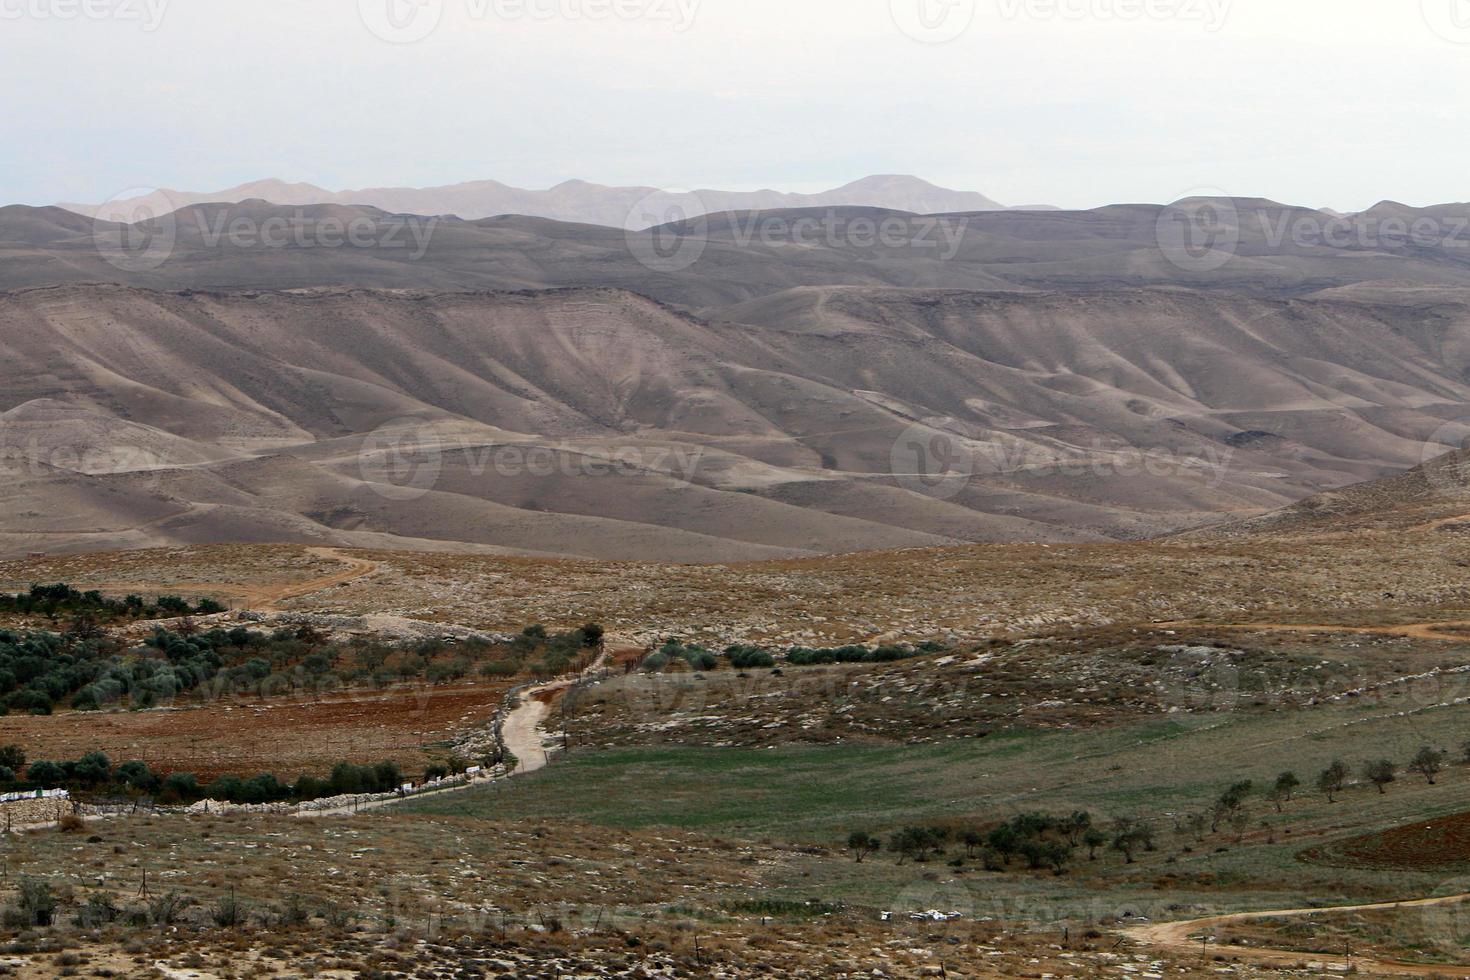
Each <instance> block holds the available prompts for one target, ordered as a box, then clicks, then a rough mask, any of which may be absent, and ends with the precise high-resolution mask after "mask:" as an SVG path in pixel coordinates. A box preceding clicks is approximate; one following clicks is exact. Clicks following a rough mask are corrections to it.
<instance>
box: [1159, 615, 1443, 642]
mask: <svg viewBox="0 0 1470 980" xmlns="http://www.w3.org/2000/svg"><path fill="white" fill-rule="evenodd" d="M1154 626H1155V627H1157V628H1160V629H1200V630H1238V631H1258V632H1261V633H1354V634H1357V635H1360V636H1404V637H1409V638H1410V639H1415V640H1470V634H1466V633H1451V632H1447V631H1448V630H1450V629H1470V620H1451V621H1448V622H1443V623H1403V624H1400V625H1397V626H1389V625H1383V626H1339V625H1333V624H1331V623H1310V624H1303V623H1191V622H1175V623H1155V624H1154Z"/></svg>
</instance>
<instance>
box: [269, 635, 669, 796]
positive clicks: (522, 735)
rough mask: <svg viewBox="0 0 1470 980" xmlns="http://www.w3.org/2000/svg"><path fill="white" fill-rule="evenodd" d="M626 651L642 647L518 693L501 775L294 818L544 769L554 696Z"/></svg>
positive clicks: (606, 655)
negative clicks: (508, 764)
mask: <svg viewBox="0 0 1470 980" xmlns="http://www.w3.org/2000/svg"><path fill="white" fill-rule="evenodd" d="M628 649H638V650H640V651H641V650H642V649H643V648H642V647H627V646H622V647H619V648H617V649H613V648H612V647H611V646H610V645H608V646H605V647H604V652H603V654H602V656H600V657H598V658H597V659H596V660H595V661H594V662H593V663H592V664H591V665H589V666H588V667H587V669H586V670H584V671H582V672H581V673H580V674H578V675H576V676H574V677H563V678H559V679H557V680H554V681H550V682H548V683H546V684H539V685H537V686H536V687H530V688H527V689H526V690H524V691H522V692H521V694H520V702H519V703H518V704H517V705H516V707H515V709H514V710H512V711H511V713H510V714H508V715H506V716H505V723H504V724H503V725H502V726H501V729H500V732H501V737H502V738H503V739H504V740H505V749H506V751H507V752H509V753H510V754H511V755H512V756H514V757H515V760H516V767H515V769H513V770H512V771H511V772H509V773H507V774H506V775H504V776H493V775H489V774H485V775H481V776H479V777H476V778H474V779H469V780H466V781H465V782H462V783H456V784H455V785H453V786H446V787H444V788H443V789H435V790H430V791H428V792H426V793H416V794H414V795H413V796H405V797H390V798H388V799H382V800H373V801H372V802H370V803H358V804H348V805H347V806H340V807H333V808H331V809H328V810H297V811H296V812H295V816H298V817H304V818H309V819H310V818H316V817H340V816H347V815H349V814H353V813H364V812H366V811H368V810H381V809H383V808H384V807H389V806H393V805H394V804H396V803H400V802H402V801H403V800H422V799H427V798H428V797H431V796H447V795H448V794H450V793H462V792H464V791H465V790H467V789H470V788H471V787H473V786H479V785H481V784H483V783H489V782H495V781H496V780H497V779H511V778H514V777H516V776H524V775H527V774H529V773H533V772H536V771H537V770H538V769H545V768H546V766H547V764H548V763H549V762H550V761H551V756H550V754H549V753H547V751H546V740H547V734H546V732H545V731H543V730H542V727H541V726H542V724H543V723H544V722H545V721H546V718H547V716H548V715H550V713H551V700H552V699H553V698H554V696H555V695H556V694H557V693H559V692H561V691H564V690H566V689H567V688H569V687H572V686H573V685H574V684H578V683H580V682H582V681H584V680H586V679H587V678H589V677H596V676H597V675H598V674H599V673H600V672H601V671H602V670H603V668H604V667H606V666H607V664H608V662H609V661H610V660H612V659H613V658H614V657H616V656H617V654H619V653H624V652H626V651H627V650H628Z"/></svg>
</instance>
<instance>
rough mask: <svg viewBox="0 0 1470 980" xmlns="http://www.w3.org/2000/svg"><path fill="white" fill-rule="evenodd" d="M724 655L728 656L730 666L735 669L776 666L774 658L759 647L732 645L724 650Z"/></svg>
mask: <svg viewBox="0 0 1470 980" xmlns="http://www.w3.org/2000/svg"><path fill="white" fill-rule="evenodd" d="M725 656H727V657H729V658H730V666H731V667H733V668H735V669H736V670H752V669H755V668H761V667H766V668H769V667H774V666H776V658H775V657H773V656H771V654H770V653H769V652H768V651H766V650H763V649H761V648H760V647H754V646H732V647H729V648H728V649H726V650H725Z"/></svg>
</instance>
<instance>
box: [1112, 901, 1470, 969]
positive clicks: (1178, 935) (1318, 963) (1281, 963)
mask: <svg viewBox="0 0 1470 980" xmlns="http://www.w3.org/2000/svg"><path fill="white" fill-rule="evenodd" d="M1465 901H1470V894H1467V895H1449V896H1446V897H1444V898H1424V899H1419V900H1417V901H1412V902H1382V903H1379V904H1377V905H1347V906H1342V907H1339V908H1320V909H1282V910H1280V911H1276V912H1238V913H1235V914H1232V915H1216V916H1210V917H1208V918H1204V919H1191V920H1189V921H1188V922H1165V923H1159V924H1154V925H1146V926H1133V927H1132V928H1129V929H1125V930H1123V932H1124V934H1125V935H1126V936H1128V938H1130V939H1134V940H1137V941H1138V942H1141V943H1145V944H1147V945H1149V946H1155V947H1159V948H1162V949H1168V950H1171V951H1173V952H1176V953H1199V952H1201V950H1202V948H1204V945H1203V944H1202V943H1201V941H1200V937H1201V936H1206V935H1209V934H1210V933H1211V932H1212V931H1213V930H1215V929H1217V928H1219V927H1220V926H1229V925H1240V924H1244V923H1247V922H1258V921H1260V920H1261V919H1299V918H1311V917H1313V916H1318V915H1327V914H1330V913H1347V912H1385V911H1393V910H1396V909H1420V908H1431V907H1433V906H1436V905H1455V904H1458V903H1460V902H1465ZM1207 949H1208V950H1218V947H1208V948H1207ZM1227 950H1228V953H1229V955H1230V956H1231V957H1233V958H1237V959H1240V960H1243V961H1245V962H1249V963H1254V964H1257V965H1260V966H1274V967H1291V966H1297V965H1300V964H1303V963H1309V964H1311V968H1313V969H1319V970H1331V971H1334V972H1341V971H1345V970H1346V969H1348V968H1349V967H1353V968H1356V970H1357V971H1358V972H1359V973H1366V974H1372V975H1375V976H1390V977H1427V976H1437V977H1470V967H1467V966H1436V965H1426V964H1420V963H1400V962H1396V961H1393V960H1375V959H1364V958H1362V957H1357V956H1354V957H1352V958H1351V959H1349V958H1348V957H1346V956H1328V955H1326V954H1321V953H1303V952H1298V951H1293V950H1287V949H1269V948H1262V947H1250V946H1230V947H1227ZM1208 955H1214V953H1213V952H1209V954H1208Z"/></svg>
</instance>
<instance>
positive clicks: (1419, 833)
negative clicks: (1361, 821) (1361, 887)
mask: <svg viewBox="0 0 1470 980" xmlns="http://www.w3.org/2000/svg"><path fill="white" fill-rule="evenodd" d="M1302 859H1303V860H1305V861H1311V862H1314V863H1318V864H1350V865H1355V866H1359V867H1362V866H1367V867H1373V868H1402V869H1408V870H1438V869H1443V868H1447V867H1452V866H1455V865H1463V864H1470V813H1457V814H1454V815H1452V816H1447V817H1440V818H1439V819H1437V820H1426V821H1425V822H1423V823H1416V824H1410V825H1409V826H1405V827H1395V828H1394V829H1392V830H1385V831H1383V832H1382V833H1378V834H1365V835H1363V836H1362V837H1353V838H1350V839H1348V840H1345V841H1339V842H1337V843H1335V844H1327V845H1324V846H1322V847H1314V848H1312V849H1311V850H1309V851H1305V852H1303V854H1302Z"/></svg>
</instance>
